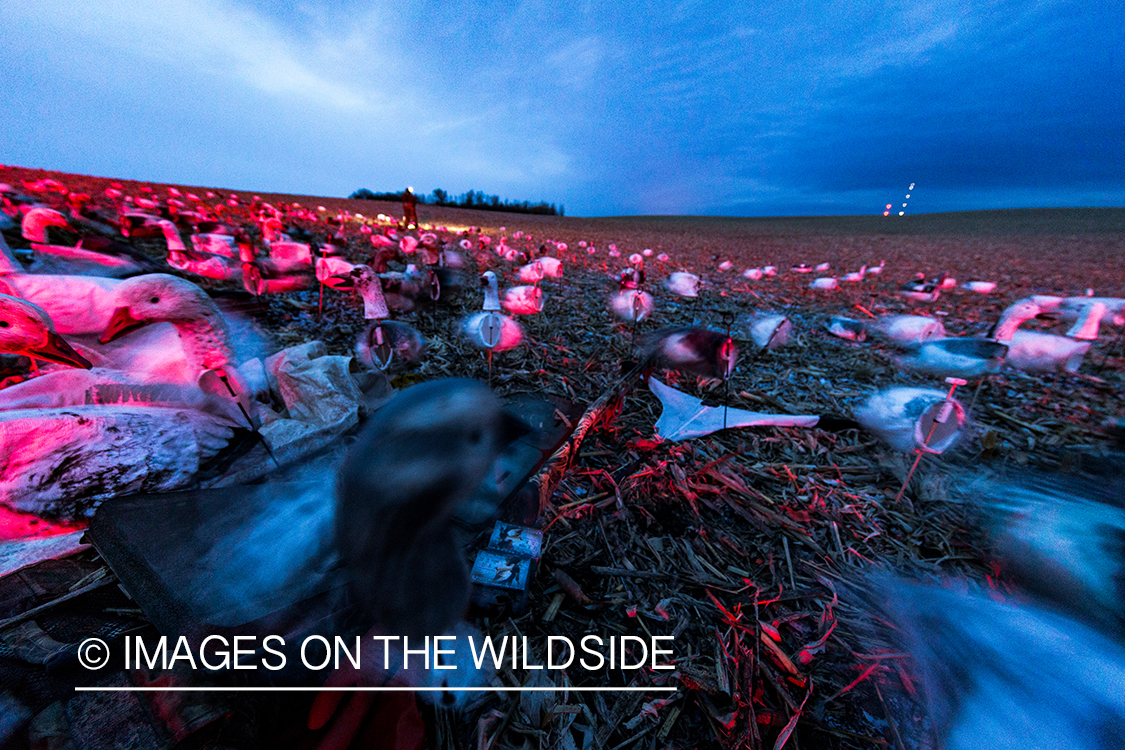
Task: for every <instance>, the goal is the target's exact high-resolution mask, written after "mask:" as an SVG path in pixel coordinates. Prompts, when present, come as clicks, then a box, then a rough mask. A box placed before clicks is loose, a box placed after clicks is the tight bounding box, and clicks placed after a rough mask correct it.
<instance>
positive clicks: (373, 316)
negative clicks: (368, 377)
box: [330, 265, 426, 371]
mask: <svg viewBox="0 0 1125 750" xmlns="http://www.w3.org/2000/svg"><path fill="white" fill-rule="evenodd" d="M334 281H335V283H333V284H330V286H335V288H337V289H353V288H354V289H355V290H356V291H357V292H359V293H360V295H361V297H362V298H363V317H364V318H366V319H367V320H370V321H372V322H371V323H370V324H369V325H368V326H367V327H366V328H364V329H363V331H362V332H361V333H360V334H359V338H358V339H357V341H356V347H355V351H356V357H358V358H359V361H360V362H363V363H364V364H365V365H367V366H368V367H371V368H374V369H378V370H384V371H387V370H391V369H396V368H397V367H398V366H399V365H402V366H404V367H408V366H411V365H414V364H417V363H418V362H421V361H422V358H423V357H425V356H426V339H425V338H423V336H422V334H421V333H419V332H418V331H417V329H415V328H413V327H412V326H409V325H407V324H406V323H401V322H398V321H394V320H389V318H390V315H391V313H390V310H389V309H388V308H387V303H386V300H385V299H384V297H383V285H382V283H381V282H380V281H379V277H378V275H377V274H376V273H375V272H374V271H373V270H372V269H371V267H370V266H366V265H358V266H355V267H354V268H352V270H351V271H350V272H348V274H347V275H346V276H343V277H335V279H334Z"/></svg>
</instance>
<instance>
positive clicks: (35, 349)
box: [0, 294, 93, 370]
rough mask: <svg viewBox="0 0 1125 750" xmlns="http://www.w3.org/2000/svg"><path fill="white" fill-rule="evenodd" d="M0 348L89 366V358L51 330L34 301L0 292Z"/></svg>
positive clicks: (60, 362) (71, 364)
mask: <svg viewBox="0 0 1125 750" xmlns="http://www.w3.org/2000/svg"><path fill="white" fill-rule="evenodd" d="M0 352H7V353H9V354H20V355H23V356H27V357H34V358H36V359H43V360H47V361H48V362H57V363H59V364H62V365H70V366H71V367H81V368H83V369H85V370H89V369H90V368H91V367H93V365H92V364H90V362H89V361H88V360H87V359H86V358H85V357H83V356H82V355H81V354H79V353H78V352H76V351H75V350H74V348H73V347H72V346H71V345H70V344H68V343H67V342H66V340H65V339H64V338H63V337H62V336H60V335H59V334H58V333H56V332H55V326H54V324H53V323H52V322H51V318H50V316H48V315H47V313H46V312H44V311H43V309H42V308H41V307H39V306H38V305H33V304H32V303H30V302H27V301H26V300H22V299H19V298H17V297H10V296H8V295H6V294H0Z"/></svg>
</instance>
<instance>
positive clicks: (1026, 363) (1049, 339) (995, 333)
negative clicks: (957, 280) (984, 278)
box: [991, 299, 1106, 373]
mask: <svg viewBox="0 0 1125 750" xmlns="http://www.w3.org/2000/svg"><path fill="white" fill-rule="evenodd" d="M1041 312H1042V308H1041V307H1040V306H1039V305H1038V304H1037V303H1035V302H1034V301H1032V300H1030V299H1025V300H1020V301H1018V302H1016V303H1014V304H1013V305H1011V306H1009V307H1008V308H1007V309H1006V310H1004V312H1003V313H1002V314H1001V316H1000V320H999V322H997V324H996V325H995V326H994V327H993V330H992V332H991V338H992V339H993V340H994V341H998V342H1000V343H1002V344H1006V345H1007V346H1008V356H1007V357H1006V359H1005V364H1007V365H1008V366H1009V367H1012V368H1014V369H1017V370H1022V371H1023V372H1029V373H1049V372H1077V371H1078V368H1079V366H1080V365H1081V364H1082V359H1083V358H1084V357H1085V356H1086V353H1087V352H1088V351H1090V340H1089V339H1086V340H1081V339H1079V338H1077V337H1078V336H1080V335H1085V336H1090V335H1091V331H1092V332H1093V333H1092V335H1093V337H1095V338H1096V336H1097V326H1098V324H1099V323H1100V322H1101V318H1102V316H1103V315H1105V313H1106V307H1105V305H1104V304H1100V303H1094V304H1089V305H1087V306H1086V307H1085V309H1084V310H1083V313H1082V316H1081V317H1080V318H1079V320H1078V321H1076V323H1075V326H1074V327H1073V328H1071V330H1070V332H1068V334H1067V335H1066V336H1058V335H1055V334H1051V333H1040V332H1038V331H1021V330H1019V327H1020V326H1021V325H1022V324H1023V323H1024V322H1025V321H1028V320H1031V319H1032V318H1034V317H1036V316H1037V315H1039V314H1040V313H1041Z"/></svg>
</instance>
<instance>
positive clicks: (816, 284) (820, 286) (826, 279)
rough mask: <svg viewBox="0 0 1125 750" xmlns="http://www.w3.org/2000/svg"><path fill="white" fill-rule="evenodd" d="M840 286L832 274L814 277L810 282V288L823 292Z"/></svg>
mask: <svg viewBox="0 0 1125 750" xmlns="http://www.w3.org/2000/svg"><path fill="white" fill-rule="evenodd" d="M839 288H840V286H839V285H838V284H837V283H836V279H834V278H833V277H831V276H822V277H821V278H819V279H813V281H812V283H810V284H809V289H815V290H817V291H821V292H828V291H831V290H833V289H839Z"/></svg>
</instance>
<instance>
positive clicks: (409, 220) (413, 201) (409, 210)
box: [402, 188, 418, 229]
mask: <svg viewBox="0 0 1125 750" xmlns="http://www.w3.org/2000/svg"><path fill="white" fill-rule="evenodd" d="M417 205H418V197H417V196H416V195H414V190H413V189H412V188H407V189H406V190H404V191H403V192H402V215H403V218H402V221H403V224H405V225H406V228H407V229H410V227H411V225H413V226H414V228H415V229H417V228H418V211H417V209H416V208H415V207H416V206H417Z"/></svg>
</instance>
